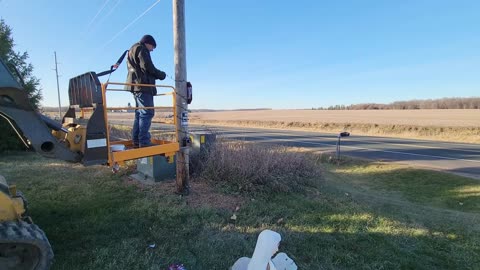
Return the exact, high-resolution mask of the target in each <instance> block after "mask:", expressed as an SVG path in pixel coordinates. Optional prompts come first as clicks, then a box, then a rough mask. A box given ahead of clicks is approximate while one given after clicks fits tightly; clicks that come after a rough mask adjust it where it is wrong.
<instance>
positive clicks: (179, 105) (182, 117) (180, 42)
mask: <svg viewBox="0 0 480 270" xmlns="http://www.w3.org/2000/svg"><path fill="white" fill-rule="evenodd" d="M172 6H173V46H174V48H175V56H174V61H175V91H176V108H175V110H176V127H177V130H178V132H177V142H179V143H180V151H179V153H178V155H177V182H176V187H177V193H180V194H188V193H189V188H190V186H189V183H188V182H189V180H190V173H189V169H188V168H189V156H188V154H189V149H188V147H187V145H186V143H187V140H189V136H188V104H187V59H186V58H187V56H186V46H185V1H184V0H173V5H172Z"/></svg>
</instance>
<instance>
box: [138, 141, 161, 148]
mask: <svg viewBox="0 0 480 270" xmlns="http://www.w3.org/2000/svg"><path fill="white" fill-rule="evenodd" d="M155 145H158V144H154V143H152V142H148V143H145V144H143V143H142V144H140V148H143V147H149V146H155Z"/></svg>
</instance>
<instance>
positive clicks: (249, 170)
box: [200, 142, 321, 193]
mask: <svg viewBox="0 0 480 270" xmlns="http://www.w3.org/2000/svg"><path fill="white" fill-rule="evenodd" d="M202 160H203V163H202V166H201V168H200V169H201V173H200V176H201V178H203V179H206V180H207V181H209V182H212V183H214V184H215V185H218V186H221V187H223V188H225V189H226V190H227V191H230V192H234V193H237V192H238V193H251V192H253V193H257V192H287V193H288V192H298V191H305V189H306V188H307V187H308V186H312V185H314V184H315V183H316V182H317V181H318V179H319V178H320V176H321V173H320V169H319V167H318V166H317V165H316V161H315V160H314V159H313V158H312V157H310V156H308V155H307V154H305V153H299V152H293V151H289V150H288V149H287V148H285V147H280V146H264V145H259V144H249V143H245V142H228V143H227V142H218V143H217V144H215V145H212V147H211V148H210V150H209V152H208V153H206V154H205V157H204V158H202Z"/></svg>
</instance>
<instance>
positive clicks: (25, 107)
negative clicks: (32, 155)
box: [0, 59, 81, 162]
mask: <svg viewBox="0 0 480 270" xmlns="http://www.w3.org/2000/svg"><path fill="white" fill-rule="evenodd" d="M0 117H2V118H5V119H6V120H7V122H9V123H10V124H11V126H12V127H13V128H14V129H15V131H16V132H17V134H19V136H20V138H21V139H22V140H23V141H24V142H25V143H26V144H27V145H28V146H29V147H32V148H33V149H34V150H35V151H36V152H38V153H39V154H41V155H42V156H44V157H48V158H56V159H61V160H66V161H71V162H79V161H80V159H81V156H80V154H79V153H76V152H73V151H71V150H70V149H69V148H67V147H66V146H65V145H64V144H63V143H62V142H59V141H58V140H57V138H55V137H54V136H53V135H52V132H51V129H50V128H49V127H48V126H47V124H46V123H45V121H44V119H42V118H43V117H42V116H41V115H40V114H39V113H37V112H36V111H35V110H34V109H33V107H32V106H31V105H30V102H29V99H28V94H27V92H26V91H25V90H24V88H23V87H22V86H21V85H20V83H19V82H17V81H16V80H15V77H14V76H13V75H12V73H11V72H10V71H9V69H8V68H7V66H6V64H5V63H4V62H3V61H2V60H1V59H0ZM50 126H51V125H50ZM25 139H26V141H25Z"/></svg>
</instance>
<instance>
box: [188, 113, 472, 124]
mask: <svg viewBox="0 0 480 270" xmlns="http://www.w3.org/2000/svg"><path fill="white" fill-rule="evenodd" d="M190 117H191V119H198V120H217V121H232V120H235V121H246V120H249V121H275V122H278V121H283V122H299V123H311V124H314V123H330V124H331V123H335V124H346V123H349V124H377V125H408V126H429V127H430V126H438V127H478V126H480V110H354V111H353V110H352V111H346V110H345V111H341V110H335V111H333V110H259V111H220V112H195V113H192V114H191V115H190Z"/></svg>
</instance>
